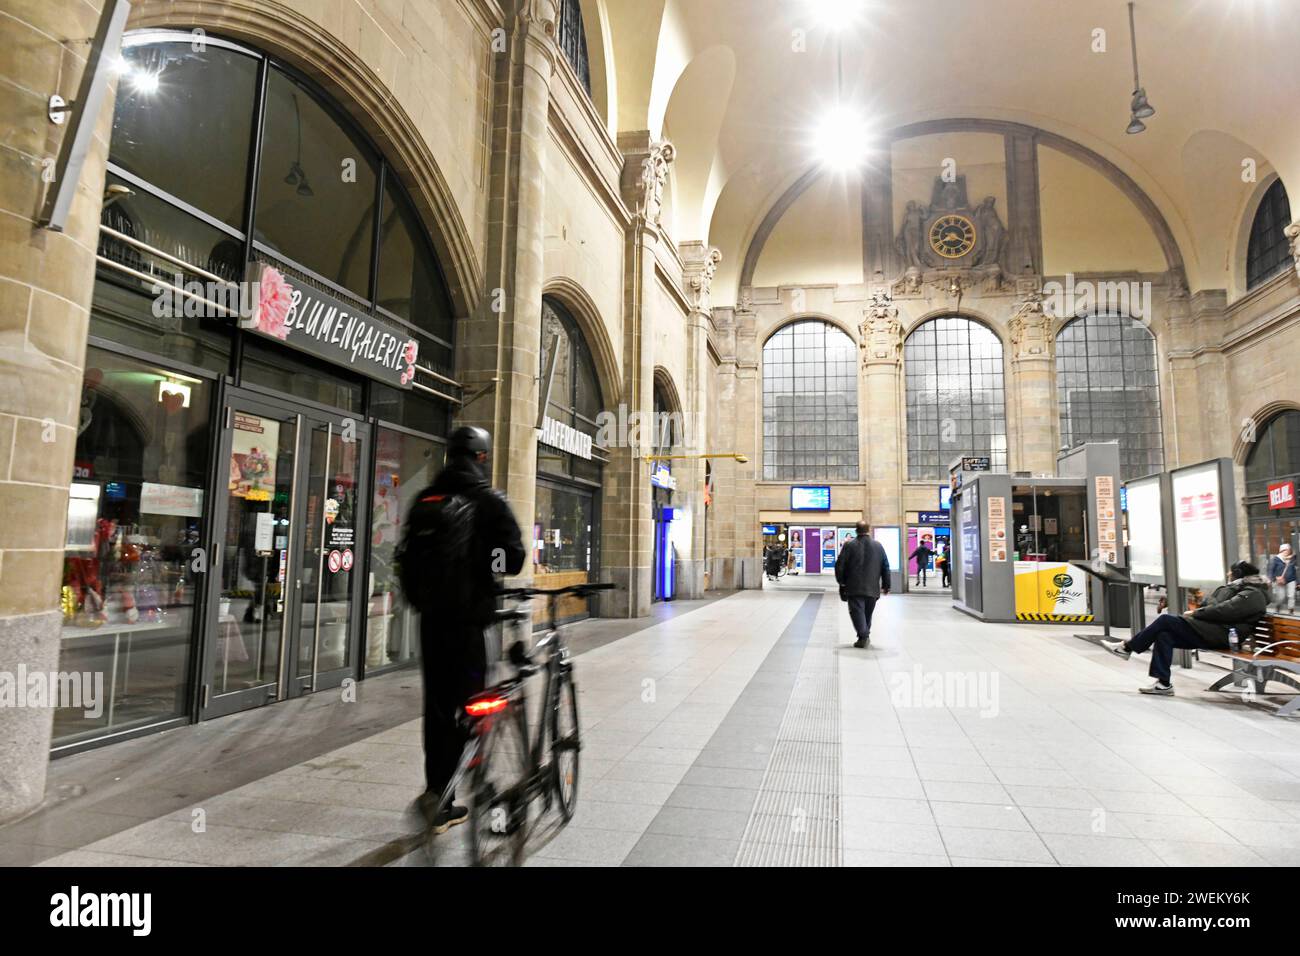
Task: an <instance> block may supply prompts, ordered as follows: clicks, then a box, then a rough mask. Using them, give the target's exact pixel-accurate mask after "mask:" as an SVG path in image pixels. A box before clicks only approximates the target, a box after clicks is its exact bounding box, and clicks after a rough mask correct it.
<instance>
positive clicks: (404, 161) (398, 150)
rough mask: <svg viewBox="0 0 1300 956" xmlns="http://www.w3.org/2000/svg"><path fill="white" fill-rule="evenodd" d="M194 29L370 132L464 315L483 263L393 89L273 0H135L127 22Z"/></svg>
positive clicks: (478, 290)
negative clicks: (290, 77) (302, 83)
mask: <svg viewBox="0 0 1300 956" xmlns="http://www.w3.org/2000/svg"><path fill="white" fill-rule="evenodd" d="M196 27H201V28H203V29H205V30H208V31H210V33H211V34H212V35H213V36H222V37H226V38H228V39H230V40H233V41H236V42H240V43H246V44H248V45H249V46H251V47H254V48H255V49H257V50H260V51H261V52H263V53H265V54H267V55H268V56H271V57H273V58H275V59H279V60H281V61H283V62H284V63H286V64H288V65H290V66H292V67H293V68H294V69H296V70H298V71H299V72H300V73H302V74H303V75H304V76H307V77H308V78H310V79H311V80H312V82H314V83H315V84H316V85H317V86H319V87H320V88H321V89H322V90H323V91H324V92H325V93H327V94H328V95H329V96H330V98H331V99H332V100H333V101H334V104H335V105H336V106H337V107H338V108H339V109H341V110H342V111H343V112H344V113H346V114H347V116H348V118H349V119H350V120H351V121H352V122H353V124H354V125H355V126H356V127H357V128H358V129H359V130H361V131H362V132H364V133H365V134H366V135H367V136H369V137H370V139H371V140H372V141H373V144H374V146H375V148H376V149H378V151H379V152H380V153H381V154H382V155H383V157H384V158H385V159H386V160H387V161H388V163H389V165H390V166H391V167H392V168H393V169H394V170H395V171H396V172H397V173H398V176H399V178H400V180H401V182H402V185H403V186H405V187H406V192H407V194H408V195H409V196H410V197H411V201H412V204H413V205H414V206H415V209H416V212H417V214H418V215H419V216H420V218H421V220H422V221H423V223H424V226H425V229H426V230H427V231H428V234H429V239H430V241H431V242H432V243H433V247H434V251H435V252H436V253H437V256H438V264H439V266H440V267H441V268H442V270H443V278H444V280H445V282H446V284H447V292H448V295H449V296H450V298H451V303H452V309H453V312H454V314H455V316H456V317H457V318H463V317H465V316H468V315H470V314H471V313H472V312H473V310H474V308H475V306H476V305H477V303H478V300H479V298H480V297H481V295H482V287H483V264H482V263H481V262H480V261H479V259H478V256H477V255H476V254H475V252H474V245H473V242H472V241H471V239H470V235H469V230H468V228H467V227H466V224H465V220H464V218H463V217H462V216H461V214H460V209H459V207H458V206H457V205H456V199H455V195H454V193H453V191H452V188H451V186H450V184H449V183H448V182H447V179H446V177H445V176H444V175H443V173H442V171H441V169H439V167H438V164H437V161H436V160H435V159H434V156H433V152H432V150H430V148H429V145H428V143H426V142H425V140H424V137H423V136H422V135H421V134H420V132H419V130H418V129H417V127H416V124H415V122H414V120H413V119H412V118H411V116H410V114H409V113H407V111H406V110H405V109H404V108H403V106H402V104H401V102H400V101H399V100H398V99H397V97H396V95H395V93H394V91H393V90H391V89H390V88H389V87H388V86H387V85H385V83H384V81H383V80H382V79H381V78H380V77H379V76H378V75H377V74H376V73H375V72H374V70H372V69H371V68H370V67H369V66H368V65H367V64H366V62H365V61H364V60H363V59H362V58H361V57H360V56H359V55H358V54H357V53H356V52H355V51H354V50H352V49H351V48H350V47H349V46H348V45H347V44H346V43H345V42H344V41H343V40H342V39H341V38H340V37H338V36H335V35H334V34H332V33H330V32H329V31H328V30H326V29H325V28H324V27H323V26H322V25H321V24H319V23H317V22H316V21H315V20H312V19H310V18H308V17H306V16H304V15H303V14H301V13H298V12H297V11H295V10H293V9H291V8H289V7H286V6H284V5H282V4H279V3H273V2H271V0H219V2H211V3H209V2H202V3H201V2H198V0H178V2H172V0H143V2H141V0H137V2H136V4H135V5H134V7H133V8H132V11H131V15H130V18H129V20H128V21H127V28H128V30H131V31H135V30H142V29H193V28H196ZM484 42H485V43H486V42H487V40H486V39H485V40H484ZM322 64H329V66H330V69H329V70H325V69H323V68H322Z"/></svg>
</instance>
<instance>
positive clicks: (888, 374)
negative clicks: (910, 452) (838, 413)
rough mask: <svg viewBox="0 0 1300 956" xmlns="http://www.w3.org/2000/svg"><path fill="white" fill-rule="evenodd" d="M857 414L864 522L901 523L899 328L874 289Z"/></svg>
mask: <svg viewBox="0 0 1300 956" xmlns="http://www.w3.org/2000/svg"><path fill="white" fill-rule="evenodd" d="M859 332H860V337H861V348H862V383H861V384H862V388H861V398H860V400H859V404H858V407H859V409H860V410H861V412H860V414H861V417H860V420H859V422H858V436H859V441H861V443H862V455H861V461H862V463H863V464H862V466H863V468H864V469H865V473H864V474H863V476H862V477H863V479H864V481H865V483H866V500H867V507H866V518H867V520H868V521H870V522H871V523H872V524H896V525H900V526H901V525H902V523H903V484H902V477H903V475H904V474H905V473H906V471H907V469H906V467H905V464H904V462H903V432H902V429H903V411H902V409H901V408H900V407H899V391H900V389H901V387H902V386H901V381H900V378H901V376H902V368H903V323H902V322H900V321H899V320H898V309H897V308H896V307H895V306H894V299H893V296H892V295H890V292H889V289H888V287H887V286H883V285H881V286H877V287H876V289H875V290H874V291H873V292H872V294H871V301H870V302H869V303H868V305H867V306H866V308H865V309H863V319H862V324H861V325H860V326H859Z"/></svg>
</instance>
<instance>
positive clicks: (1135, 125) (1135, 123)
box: [1124, 113, 1147, 133]
mask: <svg viewBox="0 0 1300 956" xmlns="http://www.w3.org/2000/svg"><path fill="white" fill-rule="evenodd" d="M1146 128H1147V124H1146V123H1144V122H1142V121H1141V120H1140V119H1138V117H1137V114H1136V113H1134V114H1133V117H1132V118H1131V119H1130V120H1129V123H1128V129H1126V130H1124V132H1126V133H1140V132H1142V131H1143V130H1144V129H1146Z"/></svg>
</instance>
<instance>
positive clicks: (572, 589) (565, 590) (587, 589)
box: [497, 582, 618, 597]
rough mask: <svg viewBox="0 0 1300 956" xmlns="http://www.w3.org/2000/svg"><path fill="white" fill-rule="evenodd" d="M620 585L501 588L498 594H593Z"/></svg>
mask: <svg viewBox="0 0 1300 956" xmlns="http://www.w3.org/2000/svg"><path fill="white" fill-rule="evenodd" d="M617 587H618V585H616V584H613V583H612V582H610V583H605V584H570V585H568V586H567V587H562V588H501V589H500V590H498V591H497V594H498V595H500V596H501V597H556V596H559V595H561V594H591V593H592V592H595V591H613V590H614V589H615V588H617Z"/></svg>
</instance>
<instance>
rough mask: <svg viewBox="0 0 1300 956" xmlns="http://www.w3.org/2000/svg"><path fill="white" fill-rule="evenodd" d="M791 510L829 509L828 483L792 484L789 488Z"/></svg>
mask: <svg viewBox="0 0 1300 956" xmlns="http://www.w3.org/2000/svg"><path fill="white" fill-rule="evenodd" d="M790 510H791V511H830V510H831V486H830V485H792V486H791V488H790Z"/></svg>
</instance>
